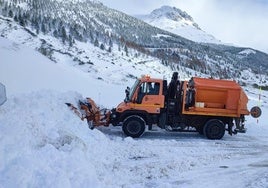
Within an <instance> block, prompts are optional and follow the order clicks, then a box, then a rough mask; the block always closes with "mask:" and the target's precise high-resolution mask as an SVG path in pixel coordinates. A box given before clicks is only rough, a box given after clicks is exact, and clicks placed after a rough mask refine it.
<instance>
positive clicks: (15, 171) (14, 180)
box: [0, 91, 107, 187]
mask: <svg viewBox="0 0 268 188" xmlns="http://www.w3.org/2000/svg"><path fill="white" fill-rule="evenodd" d="M80 97H81V96H80V95H78V94H77V93H53V92H49V91H42V92H38V93H32V94H29V95H24V96H21V97H13V98H10V99H9V100H8V102H7V103H6V104H5V105H4V106H2V107H1V108H0V143H1V144H0V153H1V155H0V182H1V183H0V184H1V186H3V187H103V186H102V184H101V183H100V182H99V180H98V178H97V175H96V172H95V168H94V166H93V165H92V163H94V162H95V161H96V159H95V158H94V157H95V156H94V155H93V154H94V152H92V151H95V152H98V150H96V146H97V145H98V146H99V145H100V143H99V139H101V140H102V142H101V143H102V144H103V147H105V136H103V135H102V133H100V132H99V131H97V130H96V131H90V130H89V129H88V128H87V127H86V126H85V124H84V123H83V122H81V121H79V119H77V117H75V116H73V114H71V113H70V111H69V109H68V108H67V107H66V106H65V104H64V102H66V101H70V102H74V100H75V99H77V98H80ZM78 135H79V136H78ZM103 147H102V148H103ZM106 147H107V146H106Z"/></svg>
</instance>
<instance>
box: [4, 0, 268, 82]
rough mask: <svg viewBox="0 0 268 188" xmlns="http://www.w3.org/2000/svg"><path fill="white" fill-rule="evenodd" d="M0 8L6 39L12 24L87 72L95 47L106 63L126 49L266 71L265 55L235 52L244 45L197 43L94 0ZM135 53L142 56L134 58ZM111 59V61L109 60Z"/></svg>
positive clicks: (38, 0)
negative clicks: (99, 50)
mask: <svg viewBox="0 0 268 188" xmlns="http://www.w3.org/2000/svg"><path fill="white" fill-rule="evenodd" d="M9 5H10V6H9ZM0 13H1V15H3V17H0V18H1V19H0V23H1V22H2V23H4V24H3V25H4V26H3V29H1V30H0V31H1V35H2V36H4V37H7V38H9V36H10V32H12V33H13V32H14V27H17V28H19V30H21V29H22V30H26V31H27V32H28V33H29V34H30V35H31V36H30V38H31V39H30V38H29V39H28V40H24V41H23V43H26V44H28V43H30V44H29V45H32V44H33V46H35V47H34V48H36V49H38V50H39V51H41V52H42V53H43V54H45V55H46V56H48V57H49V58H50V59H52V60H53V61H55V62H57V61H58V60H59V58H58V55H60V56H61V58H60V59H62V58H63V59H68V60H70V61H73V60H75V62H73V63H71V64H72V65H78V64H83V69H84V70H85V71H87V70H91V69H92V71H94V70H95V68H94V66H97V65H100V64H98V63H96V62H93V64H94V66H91V65H92V62H90V56H89V55H88V54H87V53H88V52H93V51H96V50H95V49H96V48H99V49H102V50H103V52H105V53H98V57H100V59H103V60H104V59H105V62H108V61H110V62H111V57H109V58H107V56H109V54H108V53H106V52H109V53H111V52H112V53H116V54H124V55H125V56H126V58H124V59H125V60H126V61H129V60H130V61H134V62H144V61H145V62H147V59H145V60H144V59H143V58H142V56H149V57H150V58H157V59H159V62H161V63H163V64H166V65H169V66H171V67H172V68H173V70H174V69H178V70H181V68H184V67H186V68H188V69H192V71H194V72H198V74H200V73H203V74H206V75H209V76H213V77H221V78H229V79H237V80H239V79H241V75H240V74H239V72H240V69H241V66H242V67H243V69H245V70H248V71H249V72H255V73H256V72H259V71H258V70H257V69H258V68H256V67H259V65H262V66H263V67H264V68H263V72H264V74H267V71H266V70H268V69H266V68H267V66H268V65H267V64H266V63H265V62H267V60H268V55H267V54H264V53H261V52H259V51H256V53H255V54H251V55H250V57H249V55H247V54H239V52H241V51H243V50H246V49H247V48H235V47H230V46H224V45H210V44H199V43H195V42H193V41H190V40H187V39H185V38H183V37H180V36H178V35H175V34H173V33H170V32H167V31H164V30H161V29H159V28H156V27H152V26H151V25H149V24H146V23H144V22H143V21H140V20H138V19H135V18H133V17H131V16H128V15H126V14H123V13H122V12H119V11H116V10H113V9H109V8H108V7H105V6H103V5H102V4H101V3H98V2H95V1H94V2H93V1H64V2H63V1H52V0H44V1H43V0H34V1H33V0H27V1H26V0H21V1H20V2H18V1H14V2H13V3H12V4H8V3H7V0H1V1H0ZM7 17H9V18H7ZM15 23H17V24H18V25H17V26H14V27H13V26H11V27H9V24H11V25H14V24H15ZM6 26H8V27H6ZM32 38H37V39H39V40H40V41H38V42H37V43H31V42H29V41H33V39H32ZM9 39H11V38H9ZM88 44H90V45H88ZM93 45H94V48H85V49H84V47H85V46H93ZM81 46H83V47H81ZM92 49H94V50H92ZM129 52H130V53H129ZM59 53H60V54H59ZM93 54H96V53H93ZM107 54H108V55H107ZM95 56H96V55H95ZM137 57H139V60H140V59H142V60H141V61H139V60H135V59H136V58H137ZM115 59H117V57H115ZM112 63H115V62H114V61H113V60H112ZM222 65H224V66H222ZM132 66H134V67H135V65H132ZM107 67H108V68H109V67H110V66H107ZM225 67H228V70H226V68H225ZM250 69H251V70H252V71H251V70H250ZM192 71H190V72H192ZM182 72H186V71H182ZM187 74H188V76H190V75H189V73H187ZM127 76H129V75H127ZM97 78H99V77H97ZM123 79H124V78H123ZM251 81H252V80H251Z"/></svg>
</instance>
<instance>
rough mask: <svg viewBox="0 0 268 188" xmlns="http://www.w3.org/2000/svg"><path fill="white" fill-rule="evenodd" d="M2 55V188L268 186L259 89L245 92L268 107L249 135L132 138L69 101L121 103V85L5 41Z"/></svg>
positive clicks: (267, 130) (266, 129) (156, 133)
mask: <svg viewBox="0 0 268 188" xmlns="http://www.w3.org/2000/svg"><path fill="white" fill-rule="evenodd" d="M0 57H1V61H0V82H2V83H3V84H5V85H6V89H7V94H8V100H7V102H6V103H5V104H4V105H3V106H0V188H6V187H59V188H61V187H67V188H68V187H111V188H114V187H137V188H138V187H165V188H166V187H187V188H188V187H193V188H194V187H206V188H209V187H211V188H214V187H222V188H223V187H238V188H239V187H241V188H242V187H254V188H255V187H257V188H262V187H267V185H268V170H267V167H268V160H267V159H268V153H267V149H268V136H267V135H268V123H267V120H266V119H265V118H266V117H267V111H268V110H267V109H268V106H267V97H268V93H267V92H266V91H262V93H261V101H259V90H256V89H252V88H245V89H246V91H247V93H248V95H249V99H250V102H249V105H248V106H249V107H252V106H254V105H261V106H262V110H263V114H262V116H261V117H260V118H259V119H258V121H257V120H256V119H253V118H251V117H247V118H246V119H247V122H246V127H247V128H248V131H247V133H246V134H238V135H235V136H230V135H228V134H226V135H225V136H224V137H223V139H222V140H215V141H214V140H207V139H205V138H204V137H203V136H200V135H199V134H197V133H170V132H165V131H162V130H159V129H158V128H156V127H154V128H153V131H150V132H148V131H147V132H145V133H144V135H143V136H142V137H141V138H139V139H132V138H130V137H125V136H124V135H123V133H122V131H121V129H120V127H116V128H114V127H108V128H106V127H102V128H98V129H94V130H93V131H92V130H90V129H88V128H87V124H86V122H82V121H80V120H79V118H78V117H76V116H75V115H74V114H73V113H72V112H71V111H70V110H69V109H68V108H67V107H66V105H65V104H64V103H65V102H71V103H76V101H77V100H78V99H80V98H84V97H86V96H89V95H90V97H92V98H95V99H97V100H96V101H97V102H98V103H99V104H102V105H105V104H107V106H108V107H109V106H110V105H112V104H113V105H116V104H117V103H118V101H121V100H122V99H123V98H124V93H123V91H124V90H123V89H124V88H122V86H118V85H112V84H107V83H105V82H102V81H100V80H96V79H92V78H91V77H88V76H87V75H86V74H83V73H82V71H78V70H77V69H76V70H75V69H73V68H72V67H69V66H67V65H65V64H55V63H53V62H51V61H49V60H48V59H46V58H45V57H43V56H41V55H40V54H38V53H37V52H35V51H33V50H31V49H28V48H26V47H25V46H23V45H17V44H15V43H12V42H10V41H8V40H5V39H2V38H0ZM118 74H120V73H118ZM129 84H131V83H129ZM107 91H108V93H109V95H106V94H105V93H107ZM100 95H101V97H100ZM103 96H105V97H103ZM98 100H99V101H100V102H99V101H98Z"/></svg>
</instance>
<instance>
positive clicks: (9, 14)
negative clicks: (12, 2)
mask: <svg viewBox="0 0 268 188" xmlns="http://www.w3.org/2000/svg"><path fill="white" fill-rule="evenodd" d="M8 16H9V17H10V18H13V16H14V14H13V12H12V10H9V11H8Z"/></svg>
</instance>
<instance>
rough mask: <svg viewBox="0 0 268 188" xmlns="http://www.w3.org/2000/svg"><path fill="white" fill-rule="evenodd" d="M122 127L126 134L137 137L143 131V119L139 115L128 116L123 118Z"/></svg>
mask: <svg viewBox="0 0 268 188" xmlns="http://www.w3.org/2000/svg"><path fill="white" fill-rule="evenodd" d="M122 129H123V132H124V133H125V134H126V135H127V136H131V137H133V138H138V137H140V136H141V135H142V134H143V133H144V131H145V121H144V120H143V119H142V118H141V117H140V116H136V115H133V116H129V117H127V118H126V119H125V120H124V122H123V126H122Z"/></svg>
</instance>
